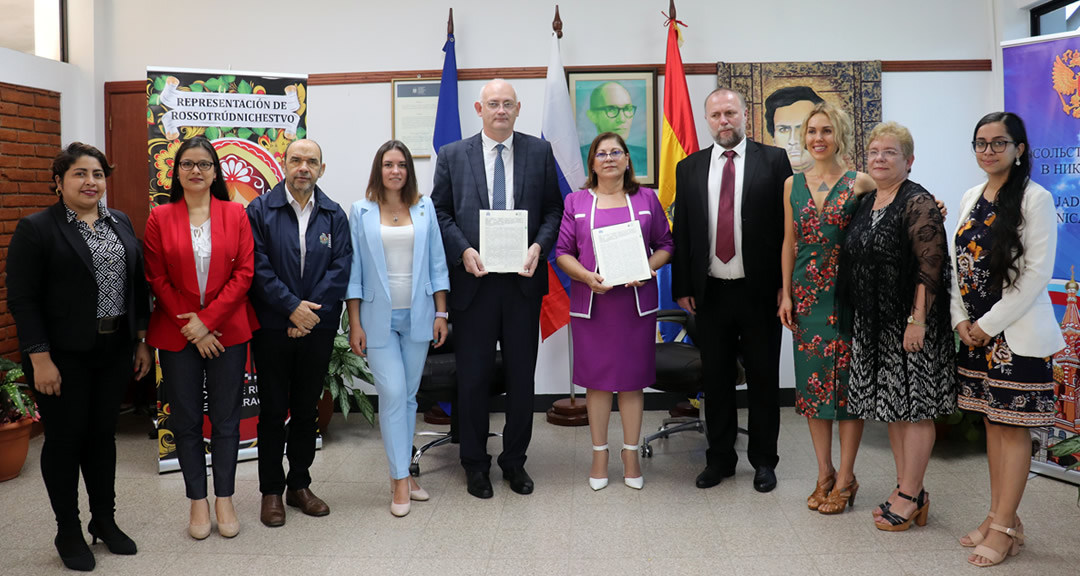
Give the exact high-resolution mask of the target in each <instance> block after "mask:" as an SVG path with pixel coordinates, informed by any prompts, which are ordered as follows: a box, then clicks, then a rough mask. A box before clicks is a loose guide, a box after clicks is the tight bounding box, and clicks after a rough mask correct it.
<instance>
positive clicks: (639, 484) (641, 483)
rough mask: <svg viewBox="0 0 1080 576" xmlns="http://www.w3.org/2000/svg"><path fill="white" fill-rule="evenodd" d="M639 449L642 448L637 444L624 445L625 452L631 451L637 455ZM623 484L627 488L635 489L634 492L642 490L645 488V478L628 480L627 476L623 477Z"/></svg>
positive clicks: (638, 477)
mask: <svg viewBox="0 0 1080 576" xmlns="http://www.w3.org/2000/svg"><path fill="white" fill-rule="evenodd" d="M638 448H640V446H639V445H637V444H623V445H622V449H623V450H631V451H633V452H634V454H635V455H636V454H637V451H638ZM623 484H626V485H627V486H629V487H631V488H633V489H634V490H641V489H642V488H644V487H645V477H643V476H637V477H635V478H627V477H626V476H623Z"/></svg>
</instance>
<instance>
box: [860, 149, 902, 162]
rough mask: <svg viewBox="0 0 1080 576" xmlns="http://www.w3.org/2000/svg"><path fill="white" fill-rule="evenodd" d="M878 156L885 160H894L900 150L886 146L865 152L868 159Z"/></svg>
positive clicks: (898, 155)
mask: <svg viewBox="0 0 1080 576" xmlns="http://www.w3.org/2000/svg"><path fill="white" fill-rule="evenodd" d="M879 156H880V157H882V158H884V159H885V160H895V159H897V158H899V157H900V151H899V150H896V149H895V148H886V149H884V150H871V151H869V152H867V153H866V157H867V159H869V160H873V159H875V158H877V157H879Z"/></svg>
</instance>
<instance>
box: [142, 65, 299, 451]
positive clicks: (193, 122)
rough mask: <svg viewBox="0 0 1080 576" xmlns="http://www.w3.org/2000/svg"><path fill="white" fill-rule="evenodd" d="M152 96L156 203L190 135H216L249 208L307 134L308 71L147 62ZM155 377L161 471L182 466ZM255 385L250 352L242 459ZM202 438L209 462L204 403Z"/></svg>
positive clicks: (233, 195) (252, 429) (250, 446)
mask: <svg viewBox="0 0 1080 576" xmlns="http://www.w3.org/2000/svg"><path fill="white" fill-rule="evenodd" d="M146 94H147V106H146V125H147V152H148V155H149V170H150V206H151V208H153V207H154V206H158V205H160V204H165V203H167V202H168V201H169V193H170V190H169V189H170V186H171V184H172V178H173V168H174V164H175V160H176V151H177V149H178V148H180V144H181V143H183V141H184V140H187V139H189V138H193V137H195V136H205V137H206V138H207V139H209V140H210V142H211V143H212V144H213V145H214V149H216V150H217V153H218V157H219V158H220V159H221V171H222V177H223V178H224V179H225V184H226V186H227V187H228V189H229V198H230V199H232V200H233V201H234V202H239V203H240V204H243V205H244V206H247V204H248V203H249V202H251V200H252V199H254V198H255V197H256V196H259V195H262V194H264V193H266V192H269V191H270V190H271V189H273V187H274V186H276V185H277V183H278V182H280V181H281V180H282V179H284V178H285V172H284V170H283V169H282V161H283V160H284V158H285V148H286V147H287V146H288V145H289V142H292V141H293V140H295V139H297V138H304V137H305V135H306V132H307V129H306V119H307V76H295V75H280V74H275V75H269V74H257V73H250V72H234V71H213V70H185V69H178V68H147V70H146ZM157 381H158V388H157V390H158V417H157V429H158V471H159V472H169V471H172V470H178V469H179V467H180V466H179V462H178V461H177V459H176V445H175V443H174V439H173V434H172V432H171V431H170V430H169V412H170V410H169V398H168V394H167V393H166V387H165V385H164V382H163V380H162V378H161V370H160V369H159V370H158V379H157ZM256 386H257V384H256V377H255V370H254V368H253V367H252V365H251V357H250V355H249V356H248V362H247V366H246V370H245V375H244V392H243V400H242V402H243V404H242V407H241V409H240V417H241V420H240V458H241V459H250V458H257V457H258V449H257V448H256V444H257V434H256V425H257V423H258V416H259V397H258V393H257V392H258V389H257V387H256ZM204 397H205V391H204ZM203 437H204V439H205V443H206V447H207V455H206V458H207V464H209V459H210V454H209V448H210V419H209V417H208V416H206V415H205V403H204V417H203Z"/></svg>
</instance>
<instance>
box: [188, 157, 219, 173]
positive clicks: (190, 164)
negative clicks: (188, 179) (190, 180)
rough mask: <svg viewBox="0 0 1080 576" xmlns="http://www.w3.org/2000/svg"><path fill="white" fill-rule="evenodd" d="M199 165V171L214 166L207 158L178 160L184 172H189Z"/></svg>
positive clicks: (206, 170)
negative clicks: (201, 159) (198, 160)
mask: <svg viewBox="0 0 1080 576" xmlns="http://www.w3.org/2000/svg"><path fill="white" fill-rule="evenodd" d="M196 166H198V167H199V172H209V171H210V169H211V168H213V167H214V163H213V162H211V161H209V160H203V161H202V162H192V161H191V160H184V161H183V162H180V169H181V170H183V171H184V172H191V171H192V170H194V169H195V167H196Z"/></svg>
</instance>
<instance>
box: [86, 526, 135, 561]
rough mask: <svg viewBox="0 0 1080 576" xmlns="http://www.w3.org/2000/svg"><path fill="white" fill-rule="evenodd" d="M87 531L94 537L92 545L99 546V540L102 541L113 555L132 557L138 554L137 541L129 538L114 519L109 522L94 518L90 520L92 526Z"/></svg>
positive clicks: (87, 527)
mask: <svg viewBox="0 0 1080 576" xmlns="http://www.w3.org/2000/svg"><path fill="white" fill-rule="evenodd" d="M86 529H87V530H88V531H89V532H90V535H91V536H93V540H92V541H91V543H92V544H97V541H98V539H100V540H101V541H102V542H104V543H105V546H107V547H108V548H109V552H112V553H113V554H125V555H131V554H134V553H136V552H138V549H137V548H136V547H135V541H134V540H132V539H131V538H129V537H128V535H127V534H124V532H123V531H122V530H120V527H119V526H117V525H116V521H115V520H113V519H112V518H109V519H108V520H99V519H97V518H93V519H91V520H90V524H88V525H87V526H86Z"/></svg>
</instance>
